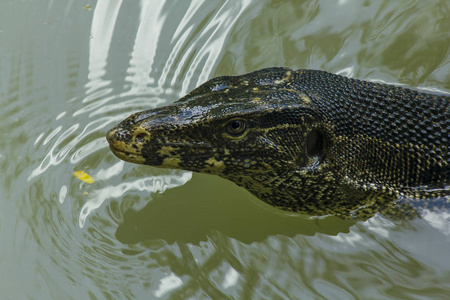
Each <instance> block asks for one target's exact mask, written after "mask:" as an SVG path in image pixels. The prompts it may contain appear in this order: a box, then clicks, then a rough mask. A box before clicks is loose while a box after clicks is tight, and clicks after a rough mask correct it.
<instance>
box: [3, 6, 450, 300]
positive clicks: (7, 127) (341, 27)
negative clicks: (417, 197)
mask: <svg viewBox="0 0 450 300" xmlns="http://www.w3.org/2000/svg"><path fill="white" fill-rule="evenodd" d="M449 13H450V2H449V1H446V0H442V1H410V0H408V1H384V0H383V1H381V0H380V1H360V0H339V1H325V0H323V1H268V0H263V1H261V0H254V1H251V0H246V1H181V0H180V1H146V0H141V1H121V0H99V1H91V2H89V1H86V2H79V1H73V0H69V1H51V0H35V1H30V0H28V1H26V0H24V1H16V0H3V1H1V2H0V104H1V109H0V128H1V131H0V168H1V169H0V170H1V181H0V201H1V202H0V203H1V209H0V298H1V299H158V298H160V299H227V298H230V299H296V298H297V299H358V298H361V299H369V298H370V299H386V298H391V299H432V298H435V299H443V298H445V297H448V295H449V294H450V259H449V253H450V223H449V222H450V221H449V220H450V216H449V215H448V214H445V213H442V214H438V215H427V216H424V218H422V219H415V220H412V221H392V220H388V219H385V218H384V217H382V216H375V217H373V218H371V219H369V220H368V221H366V222H349V221H343V220H340V219H337V218H334V217H329V218H325V219H310V218H308V217H307V216H292V215H288V214H285V213H282V212H280V211H278V210H276V209H273V208H270V207H267V206H266V205H264V204H262V203H261V202H260V201H258V200H257V199H255V198H254V197H252V196H251V195H250V194H248V193H247V192H246V191H245V190H243V189H241V188H238V187H237V186H235V185H233V184H232V183H230V182H227V181H224V180H222V179H220V178H217V177H213V176H206V175H199V174H191V173H189V172H181V171H170V170H158V169H155V168H151V167H145V166H138V165H132V164H128V163H124V162H122V161H119V160H118V159H116V158H115V157H114V156H113V155H112V154H111V153H110V151H109V149H108V147H107V143H106V140H105V139H104V135H105V133H106V131H107V130H108V129H109V128H110V127H112V126H113V125H114V124H116V123H117V122H119V121H120V120H122V119H123V118H125V117H126V116H128V115H129V114H131V113H133V112H136V111H139V110H144V109H148V108H152V107H156V106H161V105H164V104H167V103H171V102H173V101H175V100H176V99H177V98H179V97H180V96H182V95H184V94H185V93H187V92H188V91H189V90H191V89H193V88H194V87H195V86H197V85H198V84H200V83H202V82H204V81H206V80H207V79H209V78H211V77H213V76H217V75H226V74H240V73H244V72H249V71H252V70H255V69H260V68H263V67H269V66H287V67H291V68H315V69H323V70H327V71H331V72H335V73H340V74H344V75H349V76H352V77H357V78H364V79H372V80H381V81H384V82H389V83H397V84H405V85H409V86H414V87H421V88H427V89H433V90H440V91H450V72H449V71H450V56H449V54H450V42H449V41H450V19H449V18H448V16H449ZM79 170H82V171H85V172H88V173H89V174H91V175H92V176H93V177H94V179H95V182H94V183H93V184H88V183H85V182H82V181H79V180H78V179H76V178H75V177H74V176H73V175H72V173H73V172H74V171H79Z"/></svg>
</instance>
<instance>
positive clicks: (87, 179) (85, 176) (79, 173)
mask: <svg viewBox="0 0 450 300" xmlns="http://www.w3.org/2000/svg"><path fill="white" fill-rule="evenodd" d="M73 176H75V177H76V178H78V179H80V180H81V181H84V182H86V183H93V182H94V178H92V177H91V175H89V174H88V173H86V172H84V171H75V172H73Z"/></svg>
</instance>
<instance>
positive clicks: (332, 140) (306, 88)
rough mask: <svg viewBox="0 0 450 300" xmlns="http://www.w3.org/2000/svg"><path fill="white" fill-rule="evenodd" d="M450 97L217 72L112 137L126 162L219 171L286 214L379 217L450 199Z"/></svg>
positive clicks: (308, 76)
mask: <svg viewBox="0 0 450 300" xmlns="http://www.w3.org/2000/svg"><path fill="white" fill-rule="evenodd" d="M449 103H450V97H449V96H448V95H433V94H428V93H422V92H418V91H415V90H410V89H406V88H401V87H398V86H393V85H387V84H380V83H372V82H367V81H361V80H356V79H351V78H346V77H343V76H339V75H335V74H330V73H327V72H323V71H316V70H297V71H293V70H290V69H286V68H268V69H263V70H259V71H255V72H252V73H248V74H244V75H241V76H223V77H217V78H214V79H211V80H209V81H208V82H206V83H204V84H203V85H201V86H199V87H198V88H196V89H195V90H193V91H192V92H191V93H189V94H188V95H186V96H185V97H183V98H181V99H180V100H178V101H176V102H175V103H173V104H172V105H169V106H165V107H160V108H155V109H152V110H148V111H144V112H140V113H136V114H133V115H131V116H130V117H128V118H127V119H126V120H124V121H123V122H121V123H120V124H118V125H117V126H116V127H114V128H113V129H111V130H110V131H109V132H108V134H107V140H108V142H109V143H110V147H111V150H112V152H113V153H114V154H115V155H116V156H117V157H119V158H121V159H123V160H125V161H129V162H133V163H138V164H146V165H151V166H156V167H163V168H176V169H184V170H190V171H194V172H200V173H208V174H216V175H219V176H221V177H223V178H226V179H229V180H231V181H233V182H234V183H236V184H237V185H239V186H242V187H244V188H246V189H247V190H248V191H250V192H251V193H252V194H254V195H255V196H256V197H258V198H259V199H261V200H263V201H265V202H266V203H268V204H270V205H273V206H275V207H278V208H281V209H283V210H287V211H292V212H300V213H307V214H310V215H327V214H335V215H340V216H343V217H348V216H352V215H358V216H371V215H373V214H374V213H375V212H377V211H380V210H382V211H383V210H384V211H387V210H389V207H391V206H392V205H394V203H395V201H393V200H394V199H397V198H398V197H401V198H408V199H428V200H429V201H428V200H427V201H423V203H425V205H426V206H427V205H428V206H430V207H438V209H440V208H441V206H445V205H446V204H447V203H448V198H449V195H450V190H449V181H450V146H449V141H450V137H449V131H450V109H449ZM406 206H408V205H406ZM398 207H401V209H404V205H403V204H402V205H399V206H398Z"/></svg>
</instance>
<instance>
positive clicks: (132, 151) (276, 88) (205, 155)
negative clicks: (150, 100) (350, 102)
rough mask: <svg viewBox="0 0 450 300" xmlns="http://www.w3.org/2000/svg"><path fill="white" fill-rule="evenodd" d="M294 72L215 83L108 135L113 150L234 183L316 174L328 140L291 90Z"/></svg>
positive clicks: (313, 115)
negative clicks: (311, 170) (299, 171)
mask: <svg viewBox="0 0 450 300" xmlns="http://www.w3.org/2000/svg"><path fill="white" fill-rule="evenodd" d="M292 73H293V71H291V70H288V69H283V68H279V69H276V70H270V72H269V71H260V72H259V74H258V73H256V74H255V73H253V74H247V75H244V76H233V77H232V76H227V77H218V78H215V79H213V80H210V81H208V82H206V83H205V84H203V85H201V86H200V87H198V88H197V89H195V90H194V91H192V92H191V93H190V94H188V95H187V96H185V97H183V98H182V99H180V100H179V101H177V102H175V103H174V104H173V105H170V106H165V107H161V108H156V109H152V110H149V111H144V112H140V113H136V114H133V115H131V116H130V117H128V118H127V119H126V120H124V121H123V122H121V123H120V124H119V125H117V126H116V127H114V128H113V129H111V130H110V131H109V132H108V135H107V139H108V142H109V143H110V147H111V150H112V151H113V152H114V154H115V155H116V156H118V157H119V158H121V159H123V160H126V161H129V162H133V163H139V164H146V165H151V166H157V167H167V168H177V169H184V170H190V171H196V172H201V173H209V174H217V175H220V176H222V177H225V178H229V179H233V178H234V177H239V178H240V177H242V175H249V176H251V175H252V174H253V173H265V172H272V171H273V170H279V171H280V172H281V171H282V170H286V172H288V171H290V170H292V169H294V168H298V166H303V167H311V166H312V165H313V163H315V162H317V161H318V156H319V154H321V153H322V151H323V149H324V144H325V137H324V136H323V134H322V131H321V127H320V122H319V121H320V120H319V118H318V116H317V113H316V112H315V111H314V109H313V108H312V107H311V102H310V98H309V97H308V96H307V95H306V94H305V93H302V92H301V91H298V90H295V89H294V88H293V87H291V86H290V81H291V80H292V78H291V76H292V77H293V74H292Z"/></svg>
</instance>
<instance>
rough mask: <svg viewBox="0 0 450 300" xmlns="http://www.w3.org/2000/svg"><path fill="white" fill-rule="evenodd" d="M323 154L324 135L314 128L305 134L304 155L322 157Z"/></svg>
mask: <svg viewBox="0 0 450 300" xmlns="http://www.w3.org/2000/svg"><path fill="white" fill-rule="evenodd" d="M324 153H325V135H324V133H323V132H322V131H321V130H319V129H317V128H314V129H312V130H310V131H309V132H308V133H307V134H306V154H307V155H308V156H309V157H322V156H323V154H324Z"/></svg>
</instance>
